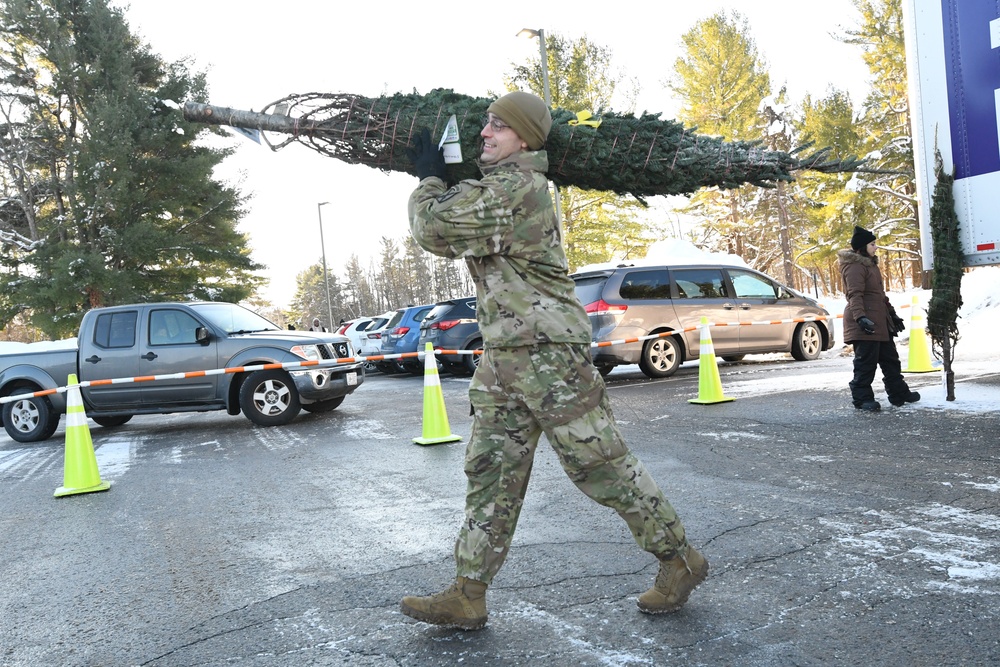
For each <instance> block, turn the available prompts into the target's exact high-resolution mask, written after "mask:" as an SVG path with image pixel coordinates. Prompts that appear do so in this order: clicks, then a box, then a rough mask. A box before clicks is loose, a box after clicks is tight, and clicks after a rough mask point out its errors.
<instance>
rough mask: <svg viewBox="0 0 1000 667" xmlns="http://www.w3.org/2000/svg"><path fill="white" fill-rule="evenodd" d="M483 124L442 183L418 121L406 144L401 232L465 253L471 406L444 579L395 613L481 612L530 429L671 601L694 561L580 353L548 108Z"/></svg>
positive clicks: (518, 501)
mask: <svg viewBox="0 0 1000 667" xmlns="http://www.w3.org/2000/svg"><path fill="white" fill-rule="evenodd" d="M484 123H485V126H484V127H483V130H482V132H481V133H480V134H481V136H482V139H483V149H482V155H481V156H480V160H479V165H480V169H481V171H482V174H483V177H482V179H480V180H466V181H462V182H460V183H458V184H457V185H454V186H452V187H450V188H449V187H448V186H447V185H446V178H447V175H446V172H445V163H444V158H443V156H442V153H441V151H440V150H439V149H438V147H437V145H436V144H435V143H434V142H433V141H432V140H431V138H430V135H429V133H428V132H427V130H424V131H423V132H422V133H421V134H419V135H417V136H416V137H415V138H414V143H413V145H412V147H411V148H410V149H409V150H408V151H407V155H408V156H409V157H410V159H411V160H412V161H413V163H414V165H415V167H416V170H417V175H418V176H419V177H420V184H419V185H418V186H417V189H416V190H414V191H413V194H412V195H410V201H409V218H410V231H411V233H412V234H413V237H414V239H416V241H417V242H418V243H419V244H420V245H421V246H422V247H423V248H425V249H426V250H428V251H429V252H432V253H434V254H436V255H440V256H442V257H451V258H458V257H462V258H465V261H466V264H467V266H468V268H469V272H470V274H471V275H472V279H473V282H474V283H475V285H476V294H477V317H478V319H479V325H480V328H481V330H482V334H483V341H484V345H483V357H482V360H481V362H480V364H479V368H478V369H477V370H476V373H475V375H474V376H473V378H472V382H471V384H470V386H469V398H470V400H471V402H472V406H473V410H474V413H473V414H474V418H473V425H472V433H471V435H470V438H469V445H468V448H467V450H466V455H465V473H466V476H467V477H468V486H467V495H466V503H465V520H464V522H463V523H462V526H461V529H460V530H459V534H458V539H457V541H456V544H455V561H456V573H457V576H456V580H455V583H454V584H453V585H452V586H451V587H449V588H447V589H446V590H444V591H442V592H440V593H437V594H434V595H430V596H427V597H413V596H406V597H404V598H403V601H402V612H403V613H404V614H406V615H407V616H411V617H413V618H416V619H418V620H421V621H424V622H427V623H433V624H437V625H444V626H450V627H456V628H462V629H465V630H476V629H479V628H481V627H483V626H484V625H485V624H486V619H487V611H486V589H487V587H488V586H489V585H490V582H491V581H492V580H493V577H494V576H495V575H496V574H497V572H498V571H499V570H500V567H501V565H502V564H503V562H504V559H505V558H506V556H507V553H508V551H509V549H510V544H511V540H512V538H513V536H514V528H515V527H516V525H517V519H518V515H519V513H520V510H521V506H522V503H523V499H524V492H525V489H526V488H527V484H528V477H529V475H530V472H531V465H532V461H533V459H534V454H535V446H536V445H537V444H538V440H539V437H540V436H541V434H542V433H543V432H544V433H545V435H546V437H547V439H548V441H549V442H550V443H551V444H552V447H553V448H554V449H555V451H556V453H557V454H558V456H559V460H560V462H561V464H562V466H563V468H564V469H565V471H566V473H567V475H569V477H570V479H571V480H572V481H573V483H574V484H576V486H577V487H578V488H579V489H580V490H581V491H583V492H584V493H585V494H587V495H588V496H589V497H590V498H592V499H594V500H595V501H597V502H598V503H600V504H602V505H605V506H607V507H610V508H612V509H614V510H616V511H617V512H618V514H619V515H620V516H621V517H622V518H623V519H624V520H625V521H626V523H627V524H628V526H629V529H630V530H631V531H632V535H633V536H634V537H635V540H636V542H637V543H638V544H639V546H640V547H642V548H643V549H645V550H646V551H648V552H650V553H651V554H653V555H654V556H656V557H657V558H658V559H659V561H660V568H659V572H658V574H657V576H656V581H655V583H654V585H653V587H652V588H651V589H649V590H648V591H646V592H645V593H643V594H642V595H641V596H639V599H638V606H639V609H640V610H641V611H643V612H645V613H650V614H659V613H665V612H673V611H677V610H678V609H680V608H681V606H683V605H684V603H685V602H686V601H687V598H688V595H689V594H690V593H691V591H692V590H693V589H694V588H695V586H697V585H698V584H700V583H701V582H702V581H704V579H705V577H706V576H708V562H707V561H706V560H705V558H704V557H702V555H701V554H699V553H698V552H697V551H695V549H694V548H692V547H690V546H688V543H687V540H686V539H685V535H684V527H683V525H682V524H681V521H680V519H678V518H677V515H676V513H675V512H674V509H673V507H671V505H670V503H669V502H668V501H667V499H666V498H665V497H664V496H663V494H662V493H661V492H660V490H659V488H658V487H657V485H656V483H655V481H654V480H653V478H652V477H651V476H650V475H649V473H648V472H647V471H646V468H645V467H644V466H643V464H642V463H641V462H640V461H639V460H638V459H637V458H636V457H635V456H634V455H633V454H632V452H631V451H629V449H628V447H627V446H626V444H625V441H624V439H623V438H622V435H621V433H620V432H619V431H618V427H617V425H616V424H615V420H614V417H613V415H612V414H611V405H610V402H609V400H608V395H607V391H606V389H605V386H604V380H603V379H602V378H601V375H600V373H599V372H598V371H597V369H596V368H595V367H594V365H593V363H592V361H591V355H590V330H591V327H590V321H589V320H588V318H587V314H586V312H584V310H583V306H582V305H581V304H580V301H579V300H578V299H577V297H576V293H575V292H574V289H573V287H574V284H573V280H572V279H571V278H570V277H569V275H568V265H567V261H566V254H565V252H564V250H563V245H562V233H561V230H560V225H559V220H557V218H556V216H555V212H554V210H553V205H552V198H551V195H550V194H549V186H548V181H547V179H546V176H545V173H546V171H547V170H548V156H547V154H546V153H545V151H544V150H541V149H542V145H543V144H544V142H545V139H546V137H547V136H548V133H549V129H550V128H551V126H552V117H551V115H550V112H549V109H548V107H547V106H546V105H545V103H544V102H543V101H542V100H541V99H540V98H538V97H537V96H535V95H531V94H529V93H524V92H513V93H508V94H507V95H504V96H503V97H500V98H499V99H497V100H496V101H494V102H493V103H492V104H491V105H490V107H489V110H488V115H487V117H486V118H485V119H484Z"/></svg>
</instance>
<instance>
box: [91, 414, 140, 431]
mask: <svg viewBox="0 0 1000 667" xmlns="http://www.w3.org/2000/svg"><path fill="white" fill-rule="evenodd" d="M91 419H93V420H94V422H95V423H96V424H97V425H98V426H103V427H104V428H114V427H116V426H121V425H122V424H127V423H128V421H129V420H130V419H132V415H116V416H114V417H91Z"/></svg>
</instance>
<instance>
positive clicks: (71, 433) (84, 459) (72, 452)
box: [54, 375, 111, 498]
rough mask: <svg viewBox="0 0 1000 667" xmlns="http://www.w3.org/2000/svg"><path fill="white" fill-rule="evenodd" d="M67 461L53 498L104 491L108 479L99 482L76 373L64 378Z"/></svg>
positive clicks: (106, 487) (107, 484) (109, 484)
mask: <svg viewBox="0 0 1000 667" xmlns="http://www.w3.org/2000/svg"><path fill="white" fill-rule="evenodd" d="M66 384H67V389H66V455H65V457H66V461H65V464H64V472H63V485H62V486H60V487H59V488H58V489H56V492H55V494H54V495H55V497H56V498H60V497H62V496H72V495H75V494H78V493H92V492H94V491H107V490H108V489H110V488H111V482H102V481H101V474H100V473H99V472H98V470H97V457H96V456H95V455H94V442H93V441H92V440H91V439H90V427H89V426H87V413H86V411H84V409H83V396H82V395H80V387H79V386H78V382H77V379H76V376H75V375H70V376H69V378H68V379H67V380H66Z"/></svg>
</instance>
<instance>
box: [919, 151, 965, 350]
mask: <svg viewBox="0 0 1000 667" xmlns="http://www.w3.org/2000/svg"><path fill="white" fill-rule="evenodd" d="M935 163H936V164H935V172H936V175H937V184H936V185H935V186H934V196H933V199H932V202H931V238H932V240H933V247H934V274H933V277H932V278H931V289H932V292H931V300H930V303H929V304H928V309H927V331H928V333H929V334H930V335H931V340H932V341H933V344H934V347H935V352H937V353H938V355H939V357H940V358H941V359H942V361H944V362H945V364H946V365H947V366H950V363H951V361H952V359H953V358H954V354H955V343H956V342H958V324H957V322H958V311H959V309H960V308H961V307H962V275H963V273H964V268H963V267H964V263H965V261H964V260H965V257H964V254H963V252H962V243H961V240H960V239H959V237H958V216H957V215H956V214H955V195H954V191H953V187H954V183H955V177H954V175H952V174H947V173H945V171H944V168H943V166H942V164H941V155H940V153H937V154H936V158H935Z"/></svg>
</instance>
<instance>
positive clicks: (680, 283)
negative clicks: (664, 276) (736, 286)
mask: <svg viewBox="0 0 1000 667" xmlns="http://www.w3.org/2000/svg"><path fill="white" fill-rule="evenodd" d="M673 277H674V284H675V285H677V297H676V298H678V299H724V298H726V297H728V296H729V294H727V292H726V281H725V280H724V279H723V277H722V269H674V270H673Z"/></svg>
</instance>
